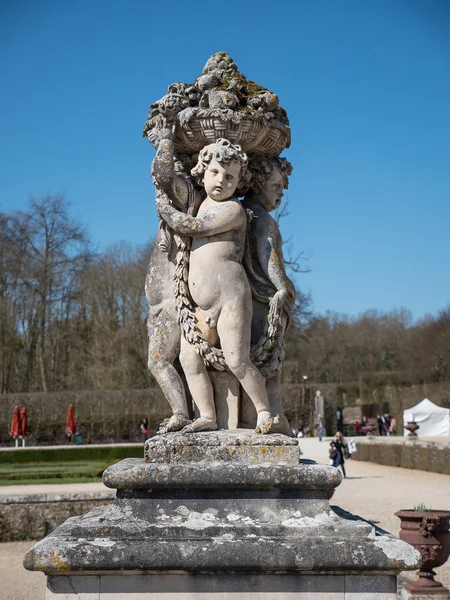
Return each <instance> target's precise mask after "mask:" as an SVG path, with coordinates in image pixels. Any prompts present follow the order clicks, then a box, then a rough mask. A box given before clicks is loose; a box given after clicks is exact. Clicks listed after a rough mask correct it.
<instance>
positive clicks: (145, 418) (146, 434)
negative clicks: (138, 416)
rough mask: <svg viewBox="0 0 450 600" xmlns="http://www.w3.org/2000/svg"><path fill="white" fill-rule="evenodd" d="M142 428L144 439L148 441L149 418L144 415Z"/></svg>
mask: <svg viewBox="0 0 450 600" xmlns="http://www.w3.org/2000/svg"><path fill="white" fill-rule="evenodd" d="M140 429H141V437H142V441H143V442H146V441H147V439H148V419H147V417H144V418H143V419H142V423H141V425H140Z"/></svg>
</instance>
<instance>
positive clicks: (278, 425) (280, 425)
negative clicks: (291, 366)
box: [266, 369, 293, 437]
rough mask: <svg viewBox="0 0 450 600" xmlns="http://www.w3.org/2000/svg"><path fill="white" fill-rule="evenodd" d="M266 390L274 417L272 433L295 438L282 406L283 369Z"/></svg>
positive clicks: (269, 380) (268, 381) (270, 380)
mask: <svg viewBox="0 0 450 600" xmlns="http://www.w3.org/2000/svg"><path fill="white" fill-rule="evenodd" d="M266 389H267V395H268V397H269V405H270V411H271V413H272V415H273V427H272V431H273V432H274V433H284V435H288V436H290V437H293V433H292V429H291V426H290V425H289V421H288V420H287V418H286V416H285V414H284V413H283V408H282V406H281V369H280V370H279V371H278V373H277V374H276V375H274V377H272V378H271V379H268V380H267V382H266Z"/></svg>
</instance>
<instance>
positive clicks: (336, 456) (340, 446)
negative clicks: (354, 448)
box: [330, 431, 347, 477]
mask: <svg viewBox="0 0 450 600" xmlns="http://www.w3.org/2000/svg"><path fill="white" fill-rule="evenodd" d="M346 452H347V444H346V443H345V440H344V436H343V435H342V432H341V431H338V432H336V435H335V436H334V439H333V440H332V441H331V442H330V462H331V461H333V467H336V468H337V467H341V469H342V473H343V475H344V477H347V474H346V472H345V466H344V463H345V459H344V457H345V454H346Z"/></svg>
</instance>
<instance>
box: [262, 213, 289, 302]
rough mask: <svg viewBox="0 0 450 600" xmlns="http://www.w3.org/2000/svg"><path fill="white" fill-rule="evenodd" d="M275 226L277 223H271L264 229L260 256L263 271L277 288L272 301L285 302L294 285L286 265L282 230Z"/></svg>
mask: <svg viewBox="0 0 450 600" xmlns="http://www.w3.org/2000/svg"><path fill="white" fill-rule="evenodd" d="M275 227H276V225H275V224H271V225H270V226H268V227H267V230H266V231H264V235H262V236H261V238H260V239H261V241H260V243H259V244H258V258H259V262H260V265H261V267H262V268H263V271H264V272H265V274H266V275H267V277H268V278H269V279H270V281H271V282H272V283H273V285H274V287H275V288H276V290H277V292H276V294H275V296H274V297H273V298H272V302H275V303H277V302H280V303H281V304H284V302H285V301H286V300H287V299H288V297H289V293H290V289H291V287H292V286H291V285H290V281H289V279H288V277H287V275H286V270H285V267H284V258H283V253H282V251H281V247H280V246H281V244H280V239H279V238H280V232H279V231H278V228H277V229H275Z"/></svg>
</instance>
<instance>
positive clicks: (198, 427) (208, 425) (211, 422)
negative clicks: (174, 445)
mask: <svg viewBox="0 0 450 600" xmlns="http://www.w3.org/2000/svg"><path fill="white" fill-rule="evenodd" d="M215 429H217V422H216V420H215V419H208V418H206V417H200V418H198V419H195V421H193V422H192V423H191V424H190V425H186V427H184V428H183V430H182V432H181V433H195V432H196V431H214V430H215Z"/></svg>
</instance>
